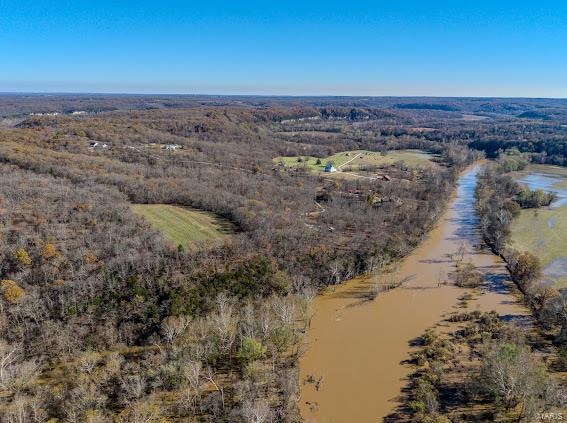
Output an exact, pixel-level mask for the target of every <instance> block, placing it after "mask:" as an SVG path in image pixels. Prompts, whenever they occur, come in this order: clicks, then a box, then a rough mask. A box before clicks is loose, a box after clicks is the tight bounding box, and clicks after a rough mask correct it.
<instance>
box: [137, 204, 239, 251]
mask: <svg viewBox="0 0 567 423" xmlns="http://www.w3.org/2000/svg"><path fill="white" fill-rule="evenodd" d="M132 209H133V210H134V212H135V213H137V214H139V215H141V216H143V217H144V218H145V219H147V220H148V221H149V222H150V223H151V224H152V225H153V226H154V227H155V228H156V229H158V230H159V231H161V232H162V233H163V235H164V236H165V237H166V239H168V240H169V241H170V242H171V243H172V244H174V245H176V246H177V245H182V246H183V247H185V248H193V247H195V246H197V245H198V244H200V243H202V242H205V241H210V240H215V239H222V238H225V237H228V236H230V234H232V233H233V232H234V228H233V227H232V225H231V224H230V222H228V221H226V220H224V219H222V218H220V217H219V216H216V215H214V214H212V213H207V212H204V211H202V210H195V209H191V208H188V207H179V206H173V205H169V204H134V205H132Z"/></svg>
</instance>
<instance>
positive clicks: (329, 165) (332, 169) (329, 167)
mask: <svg viewBox="0 0 567 423" xmlns="http://www.w3.org/2000/svg"><path fill="white" fill-rule="evenodd" d="M324 170H325V172H327V173H331V172H336V171H337V169H335V166H333V164H332V163H327V164H326V165H325V169H324Z"/></svg>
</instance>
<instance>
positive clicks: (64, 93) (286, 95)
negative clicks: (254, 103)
mask: <svg viewBox="0 0 567 423" xmlns="http://www.w3.org/2000/svg"><path fill="white" fill-rule="evenodd" d="M0 95H2V96H5V95H15V96H23V95H46V96H49V95H51V96H54V95H59V96H64V95H76V96H80V95H97V96H148V97H149V96H177V97H235V98H238V97H263V98H278V97H280V98H436V99H527V100H567V97H545V96H536V97H529V96H498V95H494V96H491V95H489V96H487V95H407V94H405V95H375V94H370V95H360V94H211V93H197V94H195V93H149V92H131V93H129V92H119V91H115V92H100V91H99V92H97V91H94V92H89V91H84V92H83V91H0Z"/></svg>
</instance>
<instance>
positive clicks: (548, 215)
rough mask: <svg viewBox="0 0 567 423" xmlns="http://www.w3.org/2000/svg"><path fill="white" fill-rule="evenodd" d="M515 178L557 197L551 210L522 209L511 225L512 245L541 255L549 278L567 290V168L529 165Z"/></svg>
mask: <svg viewBox="0 0 567 423" xmlns="http://www.w3.org/2000/svg"><path fill="white" fill-rule="evenodd" d="M513 176H514V178H515V179H516V180H518V181H519V182H521V183H523V184H525V185H527V186H529V187H530V188H531V189H538V188H540V189H544V190H546V191H554V192H555V193H556V194H557V196H558V198H557V200H556V201H554V202H553V203H552V204H551V207H548V208H543V209H537V210H533V209H531V210H522V212H521V214H520V217H519V218H518V219H516V220H514V222H513V223H512V227H511V229H512V246H513V247H514V248H516V249H518V250H520V251H524V250H527V251H530V252H532V253H533V254H535V255H536V256H538V257H539V259H540V260H541V263H542V266H543V271H544V275H545V277H546V279H548V280H549V281H550V282H552V283H553V284H554V286H555V287H556V288H558V289H561V288H567V169H565V168H560V167H557V166H547V165H530V166H528V168H526V169H525V170H524V171H522V172H515V173H514V175H513Z"/></svg>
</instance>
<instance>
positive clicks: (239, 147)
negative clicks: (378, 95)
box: [0, 96, 567, 422]
mask: <svg viewBox="0 0 567 423" xmlns="http://www.w3.org/2000/svg"><path fill="white" fill-rule="evenodd" d="M394 100H396V101H394ZM382 102H383V103H382V104H381V103H380V102H379V100H375V101H372V100H364V99H358V100H354V99H340V98H335V99H292V100H290V99H278V98H275V99H267V98H261V97H260V98H220V97H219V98H217V97H204V98H191V97H190V98H185V97H168V98H149V97H143V96H142V97H124V96H116V97H112V96H109V97H104V96H101V97H96V98H85V97H69V98H60V97H57V96H56V97H53V98H51V97H50V98H48V99H45V98H42V97H39V96H29V97H25V98H18V97H4V98H2V101H1V105H2V107H1V108H0V110H1V111H2V115H3V120H2V127H0V170H1V173H0V174H1V176H0V263H1V264H0V280H1V286H0V294H1V296H0V327H1V328H2V330H1V331H0V415H2V419H3V420H4V421H6V422H24V421H34V422H44V421H48V420H49V419H50V418H56V419H59V421H64V422H82V421H89V422H99V421H100V422H105V421H119V422H141V421H148V422H153V421H156V422H157V421H163V420H161V419H162V418H167V419H168V421H231V422H232V421H247V422H267V421H298V420H299V419H300V418H299V416H298V411H297V399H298V383H299V381H298V380H297V373H296V363H297V359H298V357H299V356H300V355H301V351H302V348H304V347H303V343H302V337H303V335H304V332H305V330H306V328H307V327H308V325H309V315H310V311H309V302H310V301H311V299H312V298H313V296H314V295H315V293H316V292H317V290H318V289H319V288H321V287H322V286H325V285H329V284H336V283H339V282H341V281H343V280H345V279H348V278H350V277H353V276H355V275H358V274H361V273H365V272H369V271H373V270H375V269H377V268H379V267H381V266H384V265H387V264H388V263H390V262H392V261H395V260H398V259H400V258H401V257H403V256H404V255H406V254H408V253H409V252H410V251H411V249H412V248H414V247H415V246H416V245H417V244H418V243H419V242H420V240H421V239H422V237H423V236H424V234H425V233H426V232H427V230H428V229H429V228H430V227H431V225H432V224H433V223H434V222H435V220H436V219H437V217H438V216H439V215H440V213H441V212H442V210H443V207H444V204H445V203H446V200H447V199H448V198H449V196H450V194H451V192H452V189H453V187H454V183H455V181H456V178H457V176H458V173H459V171H460V170H462V169H463V168H464V167H465V166H467V165H468V164H470V163H472V162H473V161H475V160H477V159H479V158H480V157H482V156H483V154H484V151H486V152H487V153H488V154H489V155H491V154H493V152H494V151H497V150H493V147H495V146H496V145H497V146H498V148H505V147H507V145H504V144H502V143H503V142H504V140H506V139H510V138H516V137H518V138H519V137H520V136H521V140H520V139H518V144H519V145H518V146H517V147H518V149H520V150H522V151H530V152H532V153H534V155H533V158H534V160H537V157H538V156H537V155H536V153H537V154H542V153H543V152H546V154H547V156H548V157H556V156H561V154H562V153H561V152H556V151H555V150H552V148H555V143H551V141H550V140H552V139H554V138H553V137H555V139H557V140H558V142H563V143H564V142H565V140H566V138H567V130H566V129H565V128H563V127H562V126H561V125H562V124H560V123H558V122H561V120H560V119H563V117H562V116H564V115H563V114H562V113H563V111H564V109H565V104H564V103H562V102H560V101H558V102H553V101H544V102H545V104H543V105H540V106H541V107H540V109H543V110H546V111H547V112H548V113H549V116H551V118H550V120H542V119H539V120H533V119H532V120H530V119H528V118H525V117H518V115H519V114H521V113H525V112H527V111H529V110H531V109H533V108H534V107H535V106H534V103H533V101H532V100H525V101H518V104H517V105H510V106H509V109H506V108H505V107H504V105H505V103H504V102H503V100H492V101H491V100H486V99H485V100H484V102H482V103H477V102H476V100H462V101H461V103H459V101H458V100H444V101H439V100H435V99H427V100H417V99H407V100H406V99H404V100H400V99H388V100H385V99H384V100H382ZM448 102H450V103H451V104H449V105H447V103H448ZM488 105H490V107H489V106H488ZM479 107H480V108H481V109H482V108H485V109H486V110H484V111H477V109H475V108H479ZM510 108H511V109H510ZM512 110H513V111H512ZM73 111H85V112H86V113H83V114H78V115H73V114H72V112H73ZM552 111H553V113H552ZM30 113H34V115H30ZM38 113H39V115H38ZM55 113H59V114H55ZM470 113H477V114H478V115H477V118H474V119H471V118H470V117H468V114H470ZM520 134H521V135H520ZM488 141H490V142H491V143H490V144H487V146H486V147H482V145H483V144H482V143H483V142H488ZM93 142H98V143H100V144H103V143H104V144H106V146H107V147H106V148H101V147H95V148H90V147H89V146H90V144H91V143H93ZM475 143H476V144H475ZM546 143H548V144H546ZM166 144H176V145H179V146H181V149H178V150H175V151H168V150H165V149H163V148H161V147H162V146H164V145H166ZM469 145H470V146H473V147H478V148H480V149H481V150H484V151H475V150H472V149H470V148H468V146H469ZM528 145H530V146H531V145H537V146H538V148H535V147H529V148H532V149H533V150H525V149H524V146H526V147H525V148H528V147H527V146H528ZM547 145H549V146H548V147H545V146H547ZM540 147H541V148H540ZM402 148H419V149H423V150H426V151H428V152H430V153H433V154H435V155H436V163H435V164H434V165H432V166H431V167H428V168H426V169H423V170H412V169H408V168H407V166H405V165H404V164H403V163H396V164H394V165H392V166H388V167H387V168H385V169H383V171H384V172H386V173H388V174H389V175H390V176H391V180H390V181H388V180H370V179H365V178H358V179H340V178H338V179H337V178H334V179H329V178H326V177H323V176H321V175H317V174H313V173H309V172H302V171H297V169H287V168H285V167H282V166H279V165H278V164H277V163H276V162H274V161H273V158H275V157H278V156H298V155H306V156H307V155H309V156H316V157H326V156H329V155H331V154H334V153H336V152H340V151H344V150H355V149H367V150H372V151H386V150H391V149H402ZM546 149H547V150H546ZM562 157H563V158H564V157H565V154H563V156H562ZM546 160H547V159H545V160H544V161H546ZM550 160H551V159H550ZM553 160H555V159H553ZM352 191H364V192H366V191H372V192H374V193H378V195H379V196H380V197H381V198H383V199H388V200H387V201H386V200H385V201H378V202H375V201H364V200H363V201H361V199H360V198H353V197H351V196H346V195H344V193H349V192H352ZM322 194H323V195H322ZM528 200H533V199H530V198H529V197H527V200H526V201H528ZM132 203H148V204H152V203H168V204H176V205H185V206H192V207H196V208H199V209H202V210H205V211H209V212H212V213H215V214H218V215H220V216H222V217H224V218H226V219H228V220H230V221H231V222H233V223H234V225H235V226H236V227H237V228H238V233H237V234H235V235H233V236H232V237H231V239H230V240H228V241H222V242H211V243H206V244H203V245H202V248H199V249H196V250H184V249H183V248H179V247H178V246H175V245H170V244H168V243H167V242H166V241H165V239H164V238H163V237H162V235H161V234H159V233H158V232H156V231H155V230H153V229H152V228H151V227H150V226H149V225H148V224H147V223H146V222H145V221H144V220H142V219H141V218H140V217H138V216H136V215H134V214H133V213H132V211H131V209H130V207H129V205H130V204H132Z"/></svg>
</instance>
